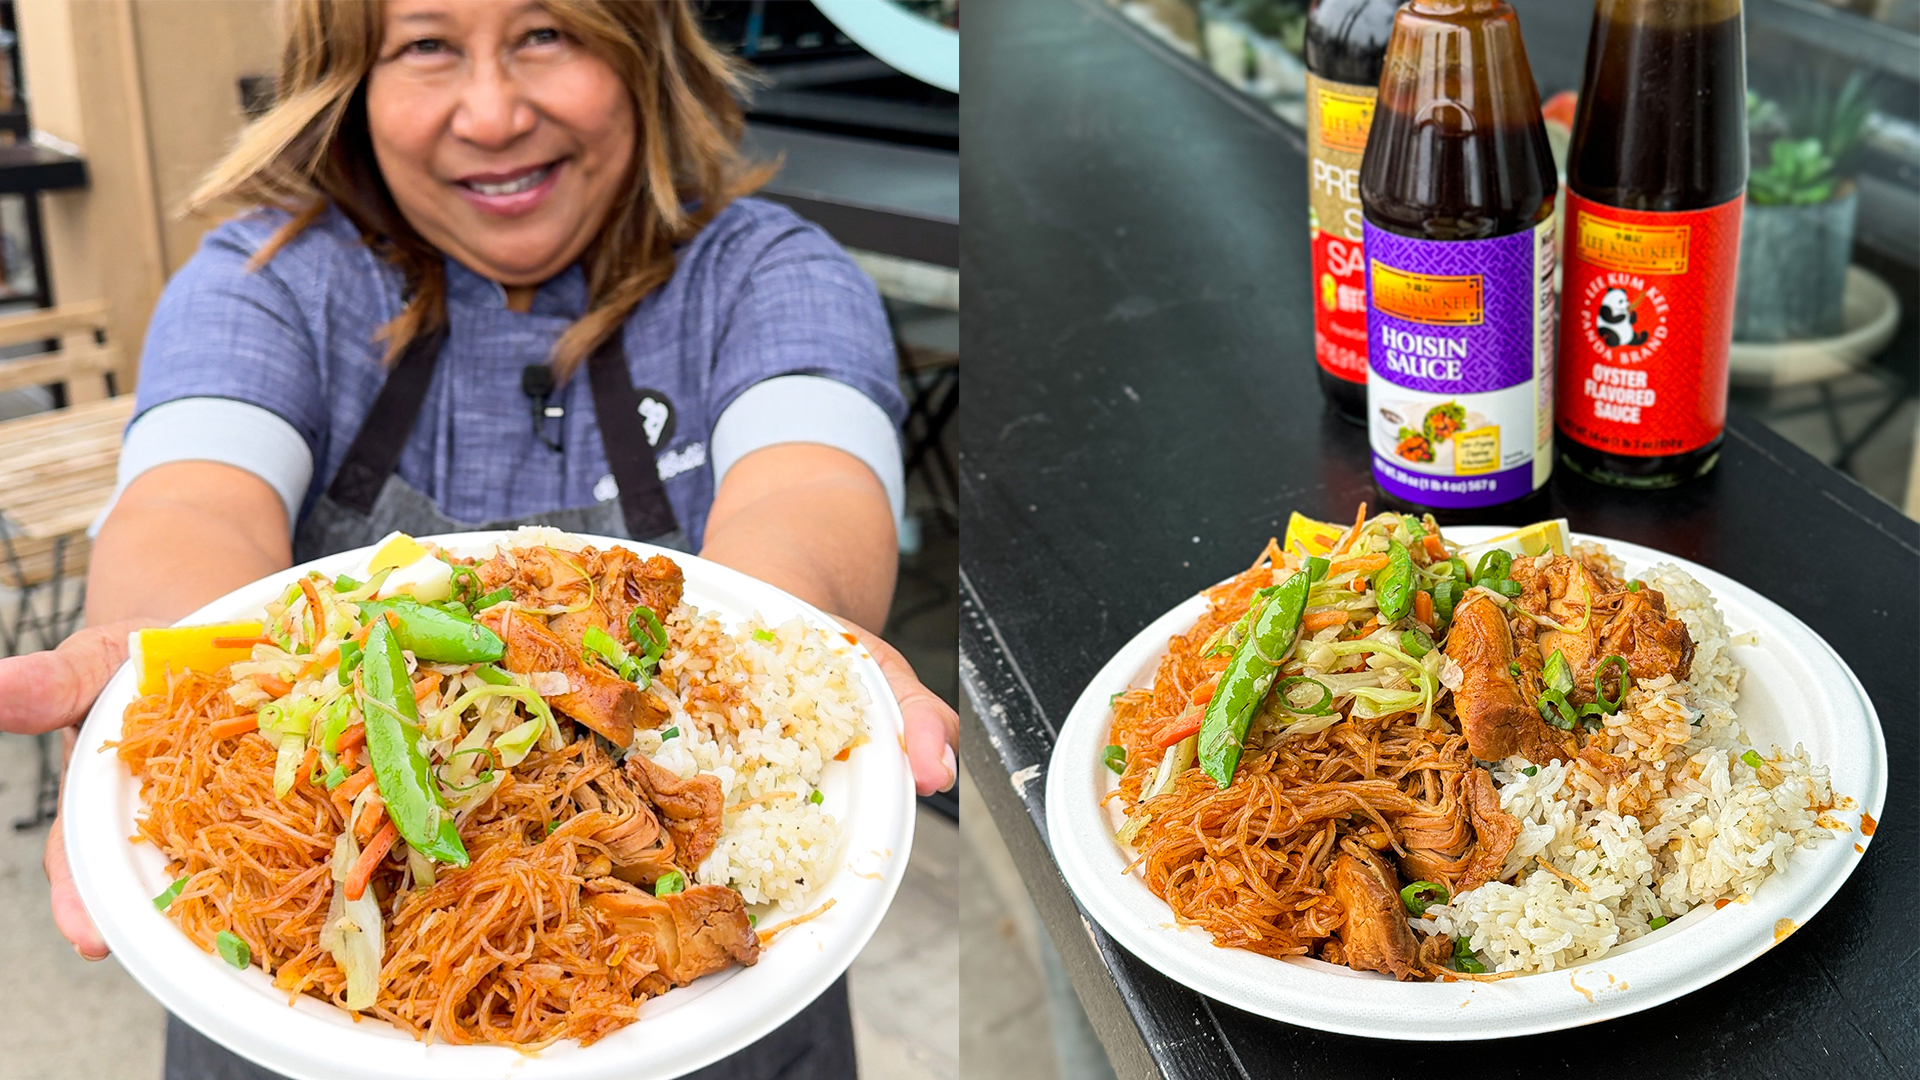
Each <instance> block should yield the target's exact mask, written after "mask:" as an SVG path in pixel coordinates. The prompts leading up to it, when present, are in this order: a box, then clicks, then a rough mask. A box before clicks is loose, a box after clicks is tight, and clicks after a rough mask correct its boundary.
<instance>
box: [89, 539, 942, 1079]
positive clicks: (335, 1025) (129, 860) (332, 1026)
mask: <svg viewBox="0 0 1920 1080" xmlns="http://www.w3.org/2000/svg"><path fill="white" fill-rule="evenodd" d="M507 535H510V534H507V533H459V534H455V535H450V536H436V537H427V538H425V539H430V540H433V541H435V542H436V543H439V544H441V545H442V546H444V547H446V548H447V549H449V550H451V551H454V552H456V553H458V554H478V553H479V551H480V549H481V548H482V547H484V546H485V545H486V544H488V543H490V542H491V541H493V540H495V539H497V538H499V537H502V536H507ZM583 539H585V540H587V541H588V542H590V543H592V544H594V545H595V546H598V547H608V546H621V547H626V548H629V549H631V550H633V551H635V552H638V553H639V554H640V555H642V556H643V557H644V556H648V555H654V554H664V555H667V556H669V557H671V558H672V559H673V560H674V561H675V562H677V563H679V564H680V568H681V569H682V570H683V571H685V573H686V582H687V585H686V599H687V601H688V603H690V604H692V605H694V606H695V607H697V608H699V609H700V610H702V611H705V612H713V613H715V614H718V615H719V616H720V617H721V619H722V620H723V621H724V622H725V623H726V624H727V625H728V626H736V625H738V624H739V623H740V622H741V621H742V620H744V619H746V618H747V617H748V616H750V615H752V614H753V613H755V612H758V613H759V614H760V615H762V616H764V617H765V618H766V619H767V620H768V621H769V622H771V623H781V622H785V621H787V620H788V619H790V618H792V617H794V616H796V615H797V616H800V617H801V618H804V619H806V620H807V621H808V622H810V623H813V624H814V625H817V626H821V627H823V628H826V629H827V630H828V632H829V633H830V634H831V635H832V636H833V638H834V639H835V641H836V643H837V644H836V647H839V648H843V649H845V650H846V651H847V652H849V653H854V652H857V653H858V656H857V658H856V659H855V670H856V671H857V672H858V673H859V676H860V678H861V680H862V681H863V682H864V683H865V685H866V689H867V695H868V697H869V698H870V699H872V701H873V705H872V708H871V709H870V710H869V711H868V713H867V725H868V735H869V737H870V739H871V741H870V742H868V743H867V744H865V745H864V746H861V747H859V748H856V749H855V750H854V751H853V752H852V754H850V755H849V757H848V760H847V761H846V762H844V763H837V762H836V763H832V764H829V765H828V766H827V769H826V772H825V775H824V776H823V777H822V781H821V791H822V792H823V793H824V795H825V800H826V801H825V806H826V808H827V810H828V811H830V812H831V813H832V814H833V816H834V817H835V818H836V819H837V820H838V821H839V822H840V823H841V828H842V830H843V833H842V848H841V854H840V862H839V864H838V869H837V870H836V871H835V873H834V874H833V876H832V877H830V878H829V879H828V880H827V882H826V883H825V885H824V887H822V888H821V890H820V891H819V892H818V893H817V894H815V895H814V897H813V898H812V899H811V901H810V905H809V906H810V907H811V906H812V905H817V904H821V903H825V902H826V901H827V900H828V899H829V898H831V899H832V900H833V901H835V903H834V906H833V908H832V910H830V911H828V912H826V913H825V914H823V915H821V916H820V917H818V918H816V919H814V920H812V921H811V922H807V923H804V924H802V925H800V926H796V927H794V928H793V929H791V930H788V931H787V932H786V933H783V934H781V935H780V936H779V938H778V939H776V940H775V941H774V942H773V943H772V944H771V945H769V946H767V947H766V948H765V949H763V950H762V951H761V953H760V961H759V963H757V964H755V965H754V966H753V967H750V968H733V969H730V970H728V971H725V972H721V973H719V974H716V975H709V976H707V977H706V978H704V979H700V980H698V981H696V982H694V983H693V984H692V985H691V986H687V987H684V988H682V989H678V990H674V991H672V992H671V993H668V994H665V995H663V996H661V997H658V998H654V999H652V1000H650V1001H648V1002H647V1003H646V1004H645V1005H643V1006H642V1007H641V1010H640V1019H639V1020H638V1021H636V1022H634V1023H632V1024H629V1025H627V1026H626V1027H624V1028H621V1029H620V1030H618V1031H616V1032H614V1033H613V1034H611V1035H609V1036H607V1037H606V1038H604V1039H601V1040H600V1041H599V1042H596V1043H594V1044H593V1045H592V1046H588V1047H584V1048H583V1047H581V1046H580V1045H579V1044H578V1043H577V1042H573V1041H567V1042H564V1043H558V1044H555V1045H553V1046H550V1047H548V1048H546V1049H544V1050H541V1051H539V1052H538V1053H535V1054H523V1053H520V1052H519V1051H516V1050H513V1049H509V1048H506V1047H499V1046H452V1045H448V1044H446V1043H436V1044H433V1045H427V1044H423V1043H421V1042H419V1041H417V1040H415V1039H414V1038H413V1037H412V1036H410V1035H408V1034H407V1033H406V1032H404V1031H401V1030H400V1029H398V1028H395V1027H393V1026H392V1025H390V1024H388V1023H386V1022H385V1021H382V1020H378V1019H366V1020H360V1021H358V1022H356V1021H355V1019H354V1017H353V1015H352V1014H350V1013H348V1012H346V1011H345V1010H342V1009H339V1008H336V1007H334V1006H333V1005H330V1004H327V1003H325V1002H321V1001H318V1000H316V999H314V998H311V997H307V996H305V995H302V996H300V997H299V998H298V999H297V1000H296V1001H295V1002H294V1003H293V1005H292V1006H289V1005H288V1004H287V995H286V993H285V992H284V991H281V990H277V989H275V988H274V986H273V985H272V981H271V980H270V979H269V978H268V976H267V975H266V974H265V973H264V972H262V971H261V970H260V969H259V968H257V967H249V968H248V969H246V970H245V971H239V970H236V969H234V968H233V967H231V966H230V965H228V964H227V963H226V962H225V961H223V960H221V959H220V958H219V957H218V956H215V955H213V954H211V953H205V952H201V951H200V949H199V948H198V947H197V946H195V945H194V944H193V943H192V942H191V941H189V940H188V939H187V936H186V935H185V934H183V933H181V932H180V930H179V928H178V927H176V926H174V925H173V923H172V922H171V921H169V920H168V919H167V917H166V916H165V915H163V914H161V913H160V912H159V911H157V910H155V909H154V906H153V903H152V898H153V897H154V896H155V895H157V894H159V893H160V892H161V890H163V889H165V888H166V887H167V884H168V878H167V874H166V862H165V859H164V858H163V857H162V856H161V854H160V853H159V852H158V851H156V850H154V848H153V847H152V845H149V844H144V843H141V844H135V843H132V842H130V841H129V840H128V837H129V836H131V835H133V833H134V829H135V825H134V815H135V814H136V813H137V812H138V811H139V809H140V798H139V785H138V784H137V783H136V782H135V781H134V779H133V778H132V776H131V775H129V773H128V771H127V768H126V766H124V765H123V764H121V762H120V759H119V758H118V757H117V756H115V755H114V754H113V753H112V752H110V751H109V752H106V753H102V752H101V747H102V744H103V743H106V742H108V741H110V740H113V739H115V738H117V737H118V736H119V734H120V722H121V717H122V714H123V713H124V712H125V710H126V706H127V704H128V703H129V702H130V701H132V700H133V698H134V678H133V673H132V671H131V669H129V668H127V667H125V666H123V667H122V668H121V669H120V671H119V672H118V673H117V674H116V675H114V677H113V681H112V682H110V683H108V684H107V689H106V691H105V692H104V693H102V694H101V695H100V699H99V701H98V702H96V703H95V704H94V707H93V711H92V713H91V714H90V715H89V716H88V717H87V722H86V726H85V727H84V728H82V730H81V734H80V741H79V745H78V747H77V748H76V749H75V751H74V755H73V763H72V766H71V768H70V769H69V770H68V772H67V780H66V790H65V791H64V793H63V794H62V797H61V807H60V813H61V817H62V819H63V820H64V822H65V826H64V827H65V830H66V842H67V857H68V859H69V860H71V862H72V865H73V876H74V881H75V883H76V884H78V886H79V888H80V897H81V899H82V900H83V901H85V903H86V906H87V911H88V913H89V914H91V915H92V916H93V921H94V923H95V924H96V925H97V926H99V928H100V933H101V935H102V936H103V937H104V938H105V939H106V942H107V944H108V946H110V947H111V948H112V949H113V954H114V956H115V957H117V958H118V959H119V961H120V963H121V965H122V966H124V967H125V968H126V969H127V970H128V971H129V972H131V973H132V975H133V977H134V978H135V979H138V980H139V981H140V984H141V985H142V986H144V987H146V989H147V992H148V993H151V994H152V995H153V996H154V997H155V998H158V999H159V1001H160V1003H161V1004H162V1005H164V1006H166V1007H167V1009H168V1010H169V1011H171V1012H172V1013H173V1014H174V1015H176V1016H178V1017H180V1019H182V1020H184V1021H186V1022H187V1023H188V1024H191V1025H193V1026H194V1027H196V1028H198V1029H200V1030H201V1031H202V1032H205V1033H206V1034H207V1035H208V1036H209V1037H211V1038H213V1039H214V1040H216V1041H218V1042H220V1043H221V1044H223V1045H225V1046H226V1047H227V1048H229V1049H231V1050H233V1051H234V1052H235V1053H238V1054H240V1055H242V1056H244V1057H247V1058H250V1059H252V1060H253V1061H256V1062H258V1063H259V1064H261V1065H263V1066H265V1067H267V1068H269V1069H273V1070H275V1071H277V1072H281V1073H285V1074H286V1075H288V1076H290V1077H294V1078H296V1080H481V1078H488V1077H502V1078H507V1077H511V1078H513V1080H597V1078H603V1077H604V1078H612V1077H619V1078H620V1080H665V1078H667V1077H675V1076H680V1075H683V1074H685V1073H687V1072H690V1071H692V1070H694V1069H697V1068H700V1067H701V1066H703V1065H706V1064H709V1063H711V1062H713V1061H716V1060H718V1059H720V1058H722V1057H724V1056H726V1055H728V1054H730V1053H733V1052H734V1051H736V1050H739V1049H741V1048H742V1047H745V1046H747V1045H748V1044H749V1043H752V1042H754V1041H756V1040H758V1039H759V1038H761V1037H762V1036H764V1035H765V1034H767V1033H768V1032H769V1031H772V1030H773V1029H774V1028H776V1027H778V1026H780V1025H781V1024H782V1023H785V1022H786V1021H787V1020H788V1019H790V1018H792V1017H793V1015H794V1014H795V1013H797V1012H799V1011H800V1009H801V1008H802V1007H804V1006H805V1005H807V1004H808V1003H809V1002H811V1001H812V1000H813V999H814V998H816V997H818V996H819V994H820V993H821V991H823V990H825V989H826V988H827V987H828V986H830V985H831V984H832V983H833V981H834V980H835V979H837V978H839V977H840V975H841V973H842V972H844V971H845V970H846V969H847V965H849V964H850V963H852V962H853V958H854V957H855V956H856V955H857V954H858V953H859V952H860V950H861V948H862V947H863V946H865V945H866V943H867V939H868V938H869V937H871V936H872V934H873V931H874V928H875V927H876V926H878V925H879V924H880V918H881V916H882V915H884V914H885V913H886V910H887V905H888V904H889V903H891V902H892V900H893V894H894V890H895V889H897V888H898V887H899V885H900V877H901V874H902V873H904V872H905V870H906V865H907V851H908V848H909V847H910V846H911V845H912V843H913V819H914V800H913V777H912V774H911V773H910V772H909V771H908V769H907V762H906V756H905V755H904V754H903V753H901V751H900V747H901V745H902V743H901V741H900V732H901V731H902V721H901V717H900V710H899V707H898V706H897V705H896V704H895V702H894V700H893V696H892V694H890V693H889V692H888V690H887V683H886V679H885V677H884V676H883V675H882V674H881V672H880V668H879V666H878V665H877V664H876V663H875V662H874V660H873V658H872V657H871V656H869V655H868V654H867V652H866V650H865V649H858V648H856V647H854V646H850V645H840V644H838V643H839V642H840V641H841V639H840V629H839V627H838V625H837V624H835V623H834V622H833V621H832V620H831V619H829V618H828V617H827V616H825V615H823V614H822V613H821V612H819V611H818V610H816V609H815V608H813V607H811V606H809V605H807V604H805V603H803V602H802V601H800V600H798V599H796V598H794V597H792V596H789V595H788V594H786V593H784V592H781V591H780V590H779V589H776V588H774V587H773V586H771V585H768V584H765V583H764V582H760V581H756V580H754V579H753V578H750V577H748V576H746V575H745V574H742V573H739V572H738V571H735V570H730V569H728V568H726V567H724V566H721V565H719V564H717V563H711V562H707V561H705V560H703V559H699V558H695V557H693V556H691V555H685V554H682V553H680V552H677V551H667V550H665V549H661V548H655V547H651V546H649V545H646V544H638V543H634V542H632V541H626V540H613V539H608V538H604V537H591V536H589V537H583ZM370 554H371V549H370V548H362V549H360V550H359V551H353V552H344V553H342V554H339V555H334V556H330V557H328V558H324V559H318V560H315V561H314V562H311V563H308V564H306V565H305V566H299V567H295V568H293V569H291V570H287V571H285V572H283V573H279V574H275V575H273V576H272V577H269V578H266V579H265V580H263V581H259V582H255V583H254V584H252V585H249V586H247V587H245V588H242V589H238V590H236V591H234V592H232V593H229V594H228V595H226V596H224V597H221V598H220V599H219V600H216V601H214V602H213V603H211V604H208V605H207V606H206V607H204V608H201V609H200V610H199V611H196V612H194V613H193V614H192V615H190V616H188V617H187V618H186V619H185V620H183V622H185V623H206V622H215V621H224V620H231V619H239V618H247V617H250V616H258V615H259V614H260V613H261V611H262V610H263V608H264V607H265V605H266V604H267V603H268V602H270V601H271V600H273V599H274V598H275V597H277V596H278V595H279V593H280V590H281V589H283V588H285V587H286V585H287V584H288V583H290V582H292V581H293V580H294V579H296V578H297V577H299V576H300V575H301V574H304V573H305V572H306V571H308V570H310V569H313V570H319V571H321V572H323V573H325V574H329V575H332V574H339V573H345V572H349V571H351V570H353V569H355V568H356V567H364V566H365V562H366V559H367V558H368V556H369V555H370ZM786 917H788V916H787V915H786V914H784V913H783V914H779V915H775V916H772V917H771V918H772V919H782V918H786Z"/></svg>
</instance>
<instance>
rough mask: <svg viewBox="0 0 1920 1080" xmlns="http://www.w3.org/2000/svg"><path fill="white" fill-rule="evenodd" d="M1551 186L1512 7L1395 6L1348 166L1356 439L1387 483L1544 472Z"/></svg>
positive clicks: (1447, 485)
mask: <svg viewBox="0 0 1920 1080" xmlns="http://www.w3.org/2000/svg"><path fill="white" fill-rule="evenodd" d="M1556 193H1557V185H1556V183H1555V181H1554V168H1553V155H1552V151H1551V150H1550V148H1549V147H1548V145H1547V133H1546V128H1545V126H1544V125H1543V124H1542V122H1541V119H1540V98H1539V92H1538V91H1537V90H1536V89H1535V88H1534V83H1533V73H1532V72H1531V70H1529V68H1528V66H1527V55H1526V50H1525V48H1524V47H1523V46H1522V44H1521V41H1520V23H1519V19H1518V18H1517V17H1516V16H1515V15H1514V12H1513V8H1512V7H1510V6H1508V5H1507V4H1506V3H1505V2H1504V0H1412V2H1411V3H1409V4H1408V5H1407V6H1406V7H1404V8H1401V9H1400V12H1399V14H1398V15H1397V16H1395V18H1394V25H1393V38H1392V41H1391V43H1390V44H1389V45H1388V46H1387V55H1386V62H1385V67H1384V69H1383V71H1382V73H1381V78H1380V96H1379V103H1378V105H1377V107H1376V109H1375V112H1374V118H1373V131H1372V133H1371V135H1370V136H1369V138H1368V140H1367V151H1366V156H1365V158H1364V160H1363V162H1362V164H1361V167H1360V203H1361V207H1362V210H1363V212H1364V217H1365V229H1364V232H1365V240H1364V243H1365V245H1366V253H1367V298H1368V309H1369V310H1368V315H1367V362H1368V374H1369V378H1368V381H1367V427H1368V441H1369V442H1370V443H1371V445H1372V449H1373V474H1374V480H1375V482H1376V483H1377V484H1378V485H1379V486H1380V488H1381V490H1382V491H1383V492H1384V493H1385V494H1386V495H1388V496H1389V497H1391V498H1397V499H1401V500H1404V501H1406V502H1408V503H1412V504H1416V505H1421V506H1430V507H1436V508H1476V507H1485V506H1493V505H1496V504H1500V503H1507V502H1511V501H1513V500H1515V499H1520V498H1524V497H1526V496H1528V495H1531V494H1532V493H1533V492H1534V491H1536V490H1538V489H1539V488H1540V487H1541V486H1543V485H1544V484H1545V483H1546V482H1547V478H1548V477H1549V476H1550V475H1551V474H1552V471H1553V453H1552V448H1553V361H1554V349H1555V345H1556V338H1557V333H1556V329H1555V312H1556V307H1557V298H1556V296H1555V294H1554V287H1553V277H1554V263H1555V254H1556V253H1555V245H1554V238H1553V207H1554V197H1555V195H1556Z"/></svg>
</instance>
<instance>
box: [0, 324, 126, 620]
mask: <svg viewBox="0 0 1920 1080" xmlns="http://www.w3.org/2000/svg"><path fill="white" fill-rule="evenodd" d="M105 321H106V305H105V304H100V303H89V304H77V305H72V306H69V307H64V308H52V309H48V310H45V311H35V312H29V313H27V314H24V315H17V316H13V317H10V318H4V319H0V347H6V346H13V345H21V344H26V343H29V342H34V341H44V340H53V341H57V342H58V343H59V344H58V347H57V348H55V349H52V350H48V351H44V352H40V353H36V354H33V355H30V356H24V357H19V358H16V359H11V360H0V390H11V389H17V388H20V387H26V386H44V385H59V386H62V387H64V389H65V393H66V400H67V402H68V404H67V406H66V407H65V408H61V409H54V410H52V411H49V412H44V413H38V414H35V415H32V416H25V417H21V418H19V419H16V420H8V421H4V422H0V588H4V589H7V590H10V591H12V592H14V593H15V594H16V595H15V597H14V598H13V599H14V603H13V604H12V605H11V606H12V607H13V609H14V610H13V612H12V613H11V618H7V617H6V616H4V615H0V656H4V655H7V654H9V653H13V652H17V651H21V650H23V649H31V648H51V647H52V646H53V645H55V644H57V643H58V642H59V640H60V639H61V638H62V637H65V636H66V634H67V633H68V632H69V631H70V630H71V629H72V628H73V627H74V626H75V625H77V624H78V621H79V615H80V604H81V598H82V591H81V587H80V586H78V585H77V584H76V585H74V586H73V587H72V589H71V591H70V592H69V591H68V590H67V588H66V583H68V582H71V581H74V580H75V579H80V578H84V576H85V575H86V572H87V557H88V555H89V551H90V544H89V542H88V539H87V532H86V530H87V526H88V525H90V524H92V522H93V519H94V518H95V517H97V516H99V514H100V511H101V510H102V509H103V508H105V506H106V504H107V499H108V498H109V497H110V496H111V495H112V494H113V486H114V478H115V473H116V470H117V469H118V467H119V462H120V436H121V432H122V431H123V430H124V429H125V428H126V426H127V421H128V420H129V419H130V418H131V417H132V415H133V396H132V395H131V394H127V395H123V396H120V397H111V396H109V393H110V391H111V390H113V389H114V381H115V380H114V376H115V375H116V374H117V373H119V371H120V368H119V356H118V354H117V352H116V351H115V349H114V348H113V347H112V346H111V345H109V344H106V343H105V342H104V337H105ZM36 638H37V639H38V640H34V639H36Z"/></svg>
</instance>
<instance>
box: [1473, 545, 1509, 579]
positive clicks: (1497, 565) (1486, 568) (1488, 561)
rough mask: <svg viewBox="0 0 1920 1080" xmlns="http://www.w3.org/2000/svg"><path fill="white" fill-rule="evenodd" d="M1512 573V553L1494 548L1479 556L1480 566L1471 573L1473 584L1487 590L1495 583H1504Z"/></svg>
mask: <svg viewBox="0 0 1920 1080" xmlns="http://www.w3.org/2000/svg"><path fill="white" fill-rule="evenodd" d="M1512 571H1513V553H1512V552H1510V551H1507V550H1505V549H1504V548H1494V549H1493V550H1492V551H1489V552H1487V553H1486V554H1485V555H1482V556H1480V566H1479V568H1478V569H1476V570H1474V572H1473V583H1474V584H1475V585H1483V586H1485V587H1487V588H1489V589H1491V588H1493V587H1494V584H1495V583H1496V582H1500V581H1505V580H1506V579H1507V575H1508V574H1509V573H1511V572H1512Z"/></svg>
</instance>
